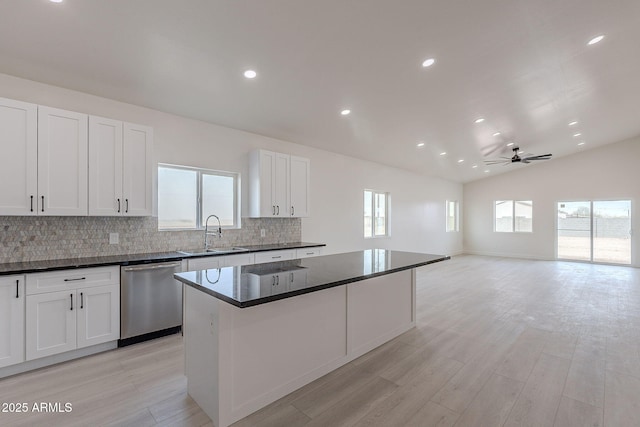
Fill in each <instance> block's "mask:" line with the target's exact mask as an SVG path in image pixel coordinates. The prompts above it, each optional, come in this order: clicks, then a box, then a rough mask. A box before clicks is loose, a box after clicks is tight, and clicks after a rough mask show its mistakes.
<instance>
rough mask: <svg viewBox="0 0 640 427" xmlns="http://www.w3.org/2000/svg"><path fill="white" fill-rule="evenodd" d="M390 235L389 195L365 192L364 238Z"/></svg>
mask: <svg viewBox="0 0 640 427" xmlns="http://www.w3.org/2000/svg"><path fill="white" fill-rule="evenodd" d="M388 235H389V193H379V192H376V191H372V190H364V237H380V236H388Z"/></svg>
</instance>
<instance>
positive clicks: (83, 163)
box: [38, 106, 89, 216]
mask: <svg viewBox="0 0 640 427" xmlns="http://www.w3.org/2000/svg"><path fill="white" fill-rule="evenodd" d="M88 149H89V139H88V116H87V115H86V114H81V113H76V112H72V111H65V110H59V109H56V108H50V107H43V106H38V215H56V216H59V215H77V216H84V215H87V214H88V200H87V195H88V182H89V180H88V163H89V159H88Z"/></svg>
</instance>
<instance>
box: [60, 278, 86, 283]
mask: <svg viewBox="0 0 640 427" xmlns="http://www.w3.org/2000/svg"><path fill="white" fill-rule="evenodd" d="M78 280H87V278H86V277H78V278H76V279H64V281H65V282H77V281H78Z"/></svg>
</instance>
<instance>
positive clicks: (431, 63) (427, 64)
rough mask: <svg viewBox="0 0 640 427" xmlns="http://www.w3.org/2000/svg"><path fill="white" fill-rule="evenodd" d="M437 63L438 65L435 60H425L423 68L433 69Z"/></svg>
mask: <svg viewBox="0 0 640 427" xmlns="http://www.w3.org/2000/svg"><path fill="white" fill-rule="evenodd" d="M435 63H436V60H435V59H433V58H429V59H425V60H424V61H422V66H423V67H424V68H427V67H431V66H432V65H433V64H435Z"/></svg>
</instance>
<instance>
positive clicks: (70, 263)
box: [0, 242, 326, 277]
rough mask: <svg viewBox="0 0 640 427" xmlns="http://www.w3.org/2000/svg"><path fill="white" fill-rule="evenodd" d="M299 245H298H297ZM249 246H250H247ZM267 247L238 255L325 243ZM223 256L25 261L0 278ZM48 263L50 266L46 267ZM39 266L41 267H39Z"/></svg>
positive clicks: (165, 254) (161, 255)
mask: <svg viewBox="0 0 640 427" xmlns="http://www.w3.org/2000/svg"><path fill="white" fill-rule="evenodd" d="M298 243H299V245H298ZM247 246H250V245H247ZM265 246H268V247H266V248H264V249H261V248H255V247H254V249H249V250H247V251H242V252H238V253H257V252H266V251H277V250H287V249H303V248H313V247H324V246H326V244H325V243H310V242H296V243H292V244H291V246H289V245H281V246H278V247H274V245H265ZM225 255H235V253H228V252H222V253H215V252H212V253H202V254H183V253H180V252H173V251H169V252H157V253H153V252H152V253H146V254H145V253H140V254H131V255H113V256H107V257H103V258H104V259H100V258H102V257H87V258H66V259H59V260H41V261H25V262H17V263H0V277H2V276H12V275H20V274H30V273H44V272H47V271H58V270H70V269H76V268H93V267H107V266H113V265H118V266H125V265H140V264H150V263H156V262H171V261H179V260H183V259H190V258H205V257H218V256H225ZM110 257H113V258H114V259H113V260H109V259H108V258H110ZM47 263H49V264H50V265H47ZM13 264H16V268H15V269H12V268H11V267H10V266H11V265H13ZM18 264H25V265H28V264H33V266H24V267H21V266H18ZM39 264H41V265H39ZM3 265H5V266H9V267H7V269H6V270H2V266H3Z"/></svg>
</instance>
